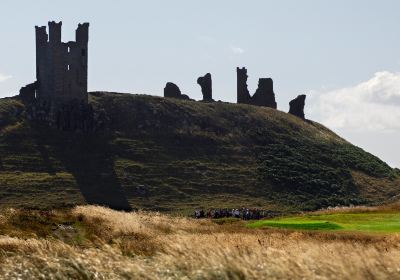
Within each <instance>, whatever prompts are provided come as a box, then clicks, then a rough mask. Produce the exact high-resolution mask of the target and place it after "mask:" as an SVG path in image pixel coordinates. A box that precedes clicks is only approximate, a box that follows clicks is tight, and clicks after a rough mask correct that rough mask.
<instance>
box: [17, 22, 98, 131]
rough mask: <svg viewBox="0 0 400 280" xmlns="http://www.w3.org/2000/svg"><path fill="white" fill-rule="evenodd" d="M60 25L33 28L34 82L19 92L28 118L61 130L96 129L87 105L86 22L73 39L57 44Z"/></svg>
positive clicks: (89, 106) (87, 39)
mask: <svg viewBox="0 0 400 280" xmlns="http://www.w3.org/2000/svg"><path fill="white" fill-rule="evenodd" d="M61 27H62V22H58V23H57V22H54V21H51V22H49V33H47V30H46V26H36V27H35V31H36V81H35V82H34V83H32V84H29V85H27V86H25V87H23V88H21V90H20V98H21V99H22V100H23V101H24V102H25V103H26V104H28V105H29V106H28V108H27V113H28V118H29V119H31V120H34V121H39V122H42V123H45V124H47V125H49V126H52V127H56V128H58V129H62V130H91V129H94V128H95V127H96V124H95V121H94V118H95V116H94V112H93V109H92V107H91V105H90V104H88V92H87V80H88V42H89V23H83V24H79V25H78V28H77V29H76V40H75V41H70V42H67V43H64V42H62V41H61Z"/></svg>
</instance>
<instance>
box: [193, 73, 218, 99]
mask: <svg viewBox="0 0 400 280" xmlns="http://www.w3.org/2000/svg"><path fill="white" fill-rule="evenodd" d="M197 83H198V84H199V85H200V87H201V92H202V93H203V101H208V102H211V101H214V100H213V98H212V79H211V74H210V73H207V74H205V75H204V76H203V77H199V78H198V79H197Z"/></svg>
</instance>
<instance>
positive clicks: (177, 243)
mask: <svg viewBox="0 0 400 280" xmlns="http://www.w3.org/2000/svg"><path fill="white" fill-rule="evenodd" d="M42 217H45V219H42ZM21 221H24V222H25V223H24V224H23V225H24V226H23V227H21V225H22V223H21ZM26 221H29V222H26ZM36 223H39V224H41V225H44V228H47V231H46V230H42V231H41V232H39V233H35V231H36V229H37V228H38V227H37V224H36ZM60 223H61V224H60ZM48 225H50V226H48ZM399 241H400V236H398V235H377V236H373V235H369V236H367V235H361V234H358V235H356V234H337V233H336V234H333V233H306V232H293V231H276V230H274V231H272V230H268V231H265V230H252V229H247V228H245V227H243V224H242V223H241V222H238V223H236V224H235V223H234V224H229V225H228V224H227V225H217V224H215V223H213V222H211V221H208V220H201V221H197V220H193V219H189V218H183V217H172V216H167V215H162V214H157V213H148V212H138V213H121V212H116V211H112V210H109V209H106V208H101V207H94V206H85V207H77V208H75V209H73V210H71V211H51V212H35V211H28V212H24V211H16V210H8V211H6V212H3V213H1V214H0V278H4V279H13V278H15V279H65V278H72V279H266V278H268V279H400V262H399V260H400V246H399V245H400V243H399Z"/></svg>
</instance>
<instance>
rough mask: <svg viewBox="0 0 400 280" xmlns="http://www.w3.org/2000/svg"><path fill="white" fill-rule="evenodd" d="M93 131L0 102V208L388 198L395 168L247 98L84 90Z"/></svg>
mask: <svg viewBox="0 0 400 280" xmlns="http://www.w3.org/2000/svg"><path fill="white" fill-rule="evenodd" d="M90 102H91V103H92V104H93V106H94V108H95V110H96V111H97V112H102V114H104V115H105V116H106V119H107V122H106V128H105V129H104V130H103V131H101V132H90V133H89V132H74V133H73V132H60V131H57V130H54V129H49V128H47V127H45V126H41V125H38V124H34V123H32V122H30V121H29V120H27V119H26V114H25V110H26V108H25V106H24V105H23V104H22V102H20V101H19V100H18V99H17V98H5V99H0V205H1V206H2V207H19V206H21V207H32V208H50V207H68V206H72V205H77V204H84V203H94V204H102V205H108V206H111V207H113V208H121V209H127V208H129V207H134V208H147V209H153V210H164V211H191V210H192V209H193V208H195V207H199V206H202V207H241V206H247V207H262V208H265V209H271V210H279V211H297V210H313V209H318V208H322V207H326V206H337V205H349V204H379V203H383V202H386V201H390V200H394V199H396V196H397V195H398V194H399V191H400V172H399V171H398V170H395V169H391V168H390V167H389V166H388V165H387V164H386V163H384V162H383V161H381V160H380V159H378V158H377V157H375V156H373V155H371V154H369V153H367V152H365V151H363V150H362V149H360V148H358V147H355V146H353V145H351V144H350V143H348V142H346V141H345V140H344V139H342V138H340V137H339V136H337V135H336V134H334V133H333V132H332V131H330V130H328V129H327V128H325V127H323V126H322V125H320V124H318V123H315V122H311V121H307V122H305V121H302V120H301V119H298V118H296V117H294V116H292V115H289V114H286V113H283V112H280V111H277V110H273V109H269V108H261V107H255V106H250V105H238V104H228V103H221V102H217V103H202V102H194V101H183V100H175V99H166V98H161V97H153V96H144V95H130V94H117V93H99V92H96V93H91V94H90Z"/></svg>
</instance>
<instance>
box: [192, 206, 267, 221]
mask: <svg viewBox="0 0 400 280" xmlns="http://www.w3.org/2000/svg"><path fill="white" fill-rule="evenodd" d="M272 215H273V213H272V211H269V210H262V209H249V208H234V209H228V208H225V209H221V208H218V209H209V210H207V211H204V210H203V209H196V210H195V211H194V217H195V218H196V219H203V218H209V219H219V218H229V217H232V218H238V219H242V220H259V219H262V218H265V217H270V216H272Z"/></svg>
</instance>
